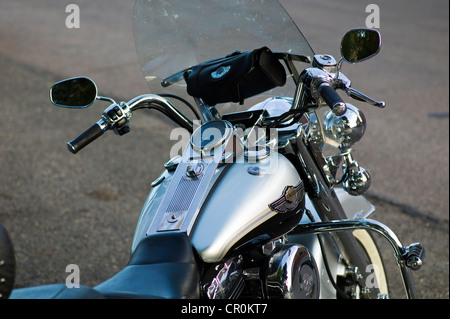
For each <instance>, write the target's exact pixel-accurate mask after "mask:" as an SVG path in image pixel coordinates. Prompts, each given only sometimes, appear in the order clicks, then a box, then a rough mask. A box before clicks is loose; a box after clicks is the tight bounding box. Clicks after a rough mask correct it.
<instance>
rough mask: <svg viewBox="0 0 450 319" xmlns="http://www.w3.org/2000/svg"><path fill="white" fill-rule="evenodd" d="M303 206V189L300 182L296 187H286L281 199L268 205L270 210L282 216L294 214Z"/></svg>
mask: <svg viewBox="0 0 450 319" xmlns="http://www.w3.org/2000/svg"><path fill="white" fill-rule="evenodd" d="M304 206H305V189H304V186H303V182H302V181H300V183H298V184H297V185H296V186H286V187H285V188H284V190H283V194H282V195H281V197H280V198H278V199H277V200H276V201H274V202H273V203H271V204H269V207H270V209H271V210H273V211H275V212H277V213H282V214H285V213H295V212H297V211H299V210H300V209H302V208H304Z"/></svg>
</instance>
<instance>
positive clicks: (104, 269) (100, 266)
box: [0, 0, 449, 298]
mask: <svg viewBox="0 0 450 319" xmlns="http://www.w3.org/2000/svg"><path fill="white" fill-rule="evenodd" d="M281 2H282V4H283V5H284V6H285V8H286V9H287V10H288V12H289V14H290V15H291V17H292V18H293V20H294V21H296V23H297V24H298V26H299V28H300V29H301V30H302V32H303V34H304V35H305V37H306V38H307V39H308V41H309V42H310V44H311V46H312V48H313V49H314V50H315V52H316V53H329V54H332V55H334V56H335V57H338V56H339V44H340V38H341V37H342V35H343V34H344V32H345V31H346V30H347V29H350V28H353V27H359V26H365V24H366V19H367V17H368V15H369V14H370V12H366V7H367V5H369V4H370V3H371V2H366V1H357V0H343V1H329V0H328V1H325V0H320V1H317V0H315V1H313V0H282V1H281ZM70 3H73V1H60V0H39V1H31V0H22V1H12V0H3V1H1V3H0V110H1V113H0V114H1V115H2V121H1V122H0V123H1V125H2V129H1V131H0V163H1V164H0V223H2V224H3V225H4V226H5V228H6V229H7V230H8V231H9V233H10V235H11V239H12V241H13V242H14V245H15V249H16V256H17V267H18V268H17V270H18V272H17V278H16V285H17V287H23V286H31V285H39V284H48V283H55V282H64V280H65V278H66V277H67V275H68V273H66V266H67V265H69V264H77V265H78V266H79V268H80V272H81V283H82V284H85V285H95V284H97V283H100V282H101V281H103V280H105V279H107V278H109V277H110V276H112V275H113V274H115V273H116V272H117V271H118V270H120V269H121V267H123V266H124V265H125V264H126V263H127V261H128V258H129V250H130V246H131V240H132V236H133V231H134V228H135V225H136V222H137V219H138V216H139V213H140V210H141V208H142V205H143V203H144V201H145V199H146V197H147V194H148V192H149V191H150V183H151V182H152V181H153V180H154V179H155V178H157V177H158V176H159V174H160V173H161V171H162V169H163V163H164V162H166V161H167V160H168V159H169V151H170V148H171V146H172V145H173V143H174V141H170V140H169V135H170V131H171V130H172V129H173V128H174V127H175V126H174V124H172V123H171V122H170V121H167V120H165V119H163V118H162V117H161V116H160V115H159V114H157V113H152V112H147V113H145V112H143V114H142V116H139V117H137V116H136V117H134V118H133V123H132V132H131V133H130V134H127V135H125V136H122V137H118V136H116V135H114V134H112V133H111V134H105V135H104V136H103V137H102V139H101V140H100V141H96V142H95V144H93V145H90V146H89V147H87V148H86V149H84V150H83V151H82V152H80V153H79V154H77V155H76V156H74V155H72V154H71V153H69V152H68V151H67V149H66V143H67V141H69V140H71V139H73V138H74V137H76V136H77V135H78V134H79V133H81V132H82V131H83V130H84V129H86V128H88V127H89V126H90V125H92V124H93V123H94V122H95V121H97V120H98V117H99V115H100V113H101V112H102V110H103V109H104V108H105V107H106V106H107V104H105V103H102V102H96V103H95V104H94V105H93V106H92V107H90V108H89V109H86V110H67V109H62V108H57V107H54V106H52V105H51V104H50V102H49V98H48V89H49V87H50V86H51V84H52V83H54V82H57V81H60V80H62V79H64V78H68V77H73V76H78V75H86V76H89V77H90V78H92V79H93V80H94V81H95V82H96V83H97V85H98V87H99V91H100V94H101V95H104V96H109V97H113V98H115V99H118V100H125V101H126V100H129V99H130V98H132V97H134V96H137V95H140V94H143V93H147V91H148V88H147V86H146V83H145V81H144V79H143V76H142V72H141V70H140V66H139V64H138V61H137V57H136V53H135V49H134V42H133V34H132V20H131V15H132V9H133V4H134V1H132V0H128V1H119V0H96V1H88V0H79V1H77V2H76V3H77V5H78V6H79V8H80V21H79V22H80V25H79V28H72V29H70V28H67V27H66V19H67V17H68V15H69V13H68V12H66V8H67V6H68V5H69V4H70ZM377 5H378V7H379V12H380V20H379V21H380V25H379V30H380V32H381V34H382V39H383V40H382V41H383V47H382V49H381V52H380V54H379V55H377V56H376V57H374V58H372V59H371V60H368V61H366V62H363V63H360V64H355V65H349V64H344V66H343V69H342V72H343V73H344V74H345V75H347V76H348V77H349V78H350V79H351V80H352V84H353V87H354V88H356V89H358V90H359V91H362V92H364V93H366V94H367V95H369V96H371V97H373V98H374V99H377V100H384V101H386V103H387V106H386V108H385V109H377V108H375V107H372V106H369V105H363V104H360V103H358V102H356V103H355V102H352V103H354V104H355V105H357V106H358V107H360V108H361V109H362V110H363V112H364V114H365V115H366V118H367V121H368V128H367V132H366V135H365V137H364V138H363V140H362V142H361V143H359V144H357V145H356V147H355V148H356V153H355V158H356V160H357V161H358V162H359V163H360V164H361V166H363V167H364V168H366V169H367V170H368V171H369V172H370V173H371V176H372V186H371V189H370V190H369V192H368V193H367V197H368V198H369V199H370V200H371V201H373V203H374V204H375V205H376V207H377V212H376V213H375V214H374V215H373V216H372V217H373V218H374V219H379V220H380V221H381V222H383V223H386V224H387V225H389V227H391V229H393V230H394V231H396V232H397V234H398V235H399V238H400V239H401V240H402V242H404V244H409V243H412V242H416V241H420V242H422V243H423V245H424V246H425V248H426V249H427V256H426V262H425V264H424V266H423V268H422V269H421V270H420V271H418V272H416V273H414V278H415V279H416V283H417V286H418V289H419V291H420V292H421V295H422V297H423V298H449V287H448V282H449V276H448V272H449V236H448V221H449V90H448V87H449V64H448V63H449V36H448V35H449V4H448V1H443V0H431V1H418V0H413V1H406V0H396V1H388V0H379V1H377ZM346 100H347V101H350V100H348V99H346ZM377 242H379V245H380V246H381V247H383V251H384V255H385V256H384V257H385V258H384V259H385V260H392V252H391V251H389V249H388V247H387V246H384V245H385V243H384V242H383V240H381V239H380V240H377ZM387 263H388V264H389V265H388V267H389V269H391V270H392V271H390V273H391V272H392V274H393V275H392V279H390V281H391V282H392V283H395V285H394V286H395V287H396V288H395V289H394V291H393V296H394V297H399V298H400V297H401V294H402V290H401V289H399V288H398V287H399V286H400V283H399V282H398V281H397V280H398V276H396V275H397V273H398V271H397V270H396V269H395V268H396V265H395V264H392V263H390V262H389V261H388V262H387Z"/></svg>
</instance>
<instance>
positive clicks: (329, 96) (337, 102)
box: [319, 83, 347, 116]
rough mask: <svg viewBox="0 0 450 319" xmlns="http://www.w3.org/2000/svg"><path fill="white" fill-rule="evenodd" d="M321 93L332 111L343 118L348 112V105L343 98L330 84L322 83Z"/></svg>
mask: <svg viewBox="0 0 450 319" xmlns="http://www.w3.org/2000/svg"><path fill="white" fill-rule="evenodd" d="M319 93H320V96H321V97H322V99H323V100H324V101H325V103H327V104H328V106H329V107H330V108H331V111H332V112H333V113H334V114H335V115H337V116H341V115H342V114H344V113H345V111H347V105H346V104H345V102H344V101H342V99H341V97H340V96H339V94H337V92H336V91H335V89H334V88H333V87H332V86H331V85H329V84H328V83H322V84H321V85H320V87H319Z"/></svg>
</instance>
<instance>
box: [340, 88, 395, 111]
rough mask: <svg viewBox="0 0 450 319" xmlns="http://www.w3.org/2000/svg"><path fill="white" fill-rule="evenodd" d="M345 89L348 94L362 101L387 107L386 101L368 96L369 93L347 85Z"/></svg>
mask: <svg viewBox="0 0 450 319" xmlns="http://www.w3.org/2000/svg"><path fill="white" fill-rule="evenodd" d="M344 91H345V93H347V95H348V96H350V97H351V98H353V99H355V100H358V101H362V102H366V103H369V104H370V105H373V106H376V107H379V108H385V107H386V103H385V102H384V101H375V100H374V99H372V98H370V97H368V96H367V95H365V94H363V93H361V92H359V91H357V90H355V89H354V88H351V87H348V86H345V87H344Z"/></svg>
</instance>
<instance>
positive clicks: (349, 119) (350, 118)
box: [323, 103, 366, 150]
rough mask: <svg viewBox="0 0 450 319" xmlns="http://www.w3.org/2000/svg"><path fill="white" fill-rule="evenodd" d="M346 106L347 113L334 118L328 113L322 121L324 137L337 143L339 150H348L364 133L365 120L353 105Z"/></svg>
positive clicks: (331, 113)
mask: <svg viewBox="0 0 450 319" xmlns="http://www.w3.org/2000/svg"><path fill="white" fill-rule="evenodd" d="M346 104H347V111H346V112H345V113H344V114H343V115H340V116H336V115H335V114H333V112H331V111H329V112H328V113H327V115H326V116H325V119H324V124H323V129H324V134H325V136H326V137H328V138H330V139H332V140H334V141H336V142H338V143H339V145H340V146H339V147H340V148H341V150H345V149H349V148H350V147H352V145H353V144H355V143H357V142H358V141H359V140H360V139H361V138H362V137H363V135H364V132H365V131H366V118H365V116H364V114H363V113H362V112H361V111H360V110H359V109H358V108H357V107H356V106H354V105H352V104H349V103H346Z"/></svg>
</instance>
